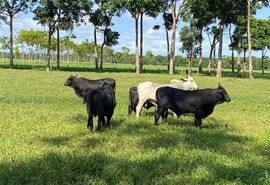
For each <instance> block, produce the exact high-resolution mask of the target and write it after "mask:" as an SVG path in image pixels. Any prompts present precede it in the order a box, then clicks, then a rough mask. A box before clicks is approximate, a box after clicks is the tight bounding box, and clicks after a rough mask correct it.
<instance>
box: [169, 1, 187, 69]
mask: <svg viewBox="0 0 270 185" xmlns="http://www.w3.org/2000/svg"><path fill="white" fill-rule="evenodd" d="M185 3H186V0H170V1H169V5H168V7H170V13H171V14H172V37H171V48H170V63H169V74H174V73H175V63H174V60H175V39H176V28H177V26H178V24H179V19H180V15H181V11H182V9H183V7H184V4H185Z"/></svg>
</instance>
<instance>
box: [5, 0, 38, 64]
mask: <svg viewBox="0 0 270 185" xmlns="http://www.w3.org/2000/svg"><path fill="white" fill-rule="evenodd" d="M34 2H35V0H12V1H10V0H2V3H1V13H2V16H3V17H4V19H6V20H8V23H9V31H10V37H9V43H10V46H9V49H10V53H9V56H10V57H9V58H10V68H13V67H14V63H13V19H14V16H15V15H17V14H19V13H21V12H26V11H27V10H28V9H29V8H30V7H31V6H33V4H34Z"/></svg>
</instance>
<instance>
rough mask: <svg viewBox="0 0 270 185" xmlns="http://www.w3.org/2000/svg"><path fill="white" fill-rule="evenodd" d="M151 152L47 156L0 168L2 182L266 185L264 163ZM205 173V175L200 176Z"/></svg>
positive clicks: (266, 167)
mask: <svg viewBox="0 0 270 185" xmlns="http://www.w3.org/2000/svg"><path fill="white" fill-rule="evenodd" d="M181 154H183V153H181V152H179V155H177V153H173V152H170V151H168V152H167V153H158V154H153V155H154V156H152V157H148V158H146V159H139V160H132V159H130V158H128V157H127V156H121V157H114V156H112V155H110V154H106V153H102V152H94V153H91V152H89V154H84V155H83V154H79V153H75V152H71V153H56V152H49V153H47V154H45V155H44V156H43V157H42V158H39V159H27V160H25V161H22V162H16V163H7V162H4V163H1V164H0V181H1V184H214V183H225V184H226V183H239V184H263V183H265V184H267V182H269V180H270V179H269V177H267V176H266V174H265V172H267V171H269V170H270V167H269V166H268V165H266V164H265V165H262V164H257V163H255V162H254V161H248V160H247V161H246V162H245V163H244V164H241V165H238V166H229V165H225V164H223V163H222V162H219V161H215V159H212V158H211V157H209V156H207V157H205V156H199V155H196V154H194V153H193V156H189V158H188V160H187V159H186V157H187V156H186V155H187V154H185V155H181ZM202 169H204V170H207V174H208V175H205V174H202V173H203V172H200V171H201V170H202Z"/></svg>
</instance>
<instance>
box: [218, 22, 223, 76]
mask: <svg viewBox="0 0 270 185" xmlns="http://www.w3.org/2000/svg"><path fill="white" fill-rule="evenodd" d="M219 30H220V35H219V45H218V64H217V75H216V77H217V78H220V77H221V70H222V44H223V41H222V40H223V30H224V22H223V20H221V21H220V25H219Z"/></svg>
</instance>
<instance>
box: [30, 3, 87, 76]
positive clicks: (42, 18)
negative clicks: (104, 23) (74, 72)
mask: <svg viewBox="0 0 270 185" xmlns="http://www.w3.org/2000/svg"><path fill="white" fill-rule="evenodd" d="M91 6H92V2H91V1H90V0H80V1H72V0H39V6H38V7H37V8H36V9H35V11H34V13H35V17H34V19H35V20H37V21H38V22H39V23H40V24H41V25H43V26H48V48H47V69H46V70H47V71H49V70H50V69H51V64H50V50H51V48H50V46H51V36H52V35H53V33H54V32H55V31H57V47H56V48H57V69H58V70H59V69H60V45H59V43H60V40H59V38H60V36H59V31H60V30H72V29H73V26H74V24H76V23H79V22H81V21H84V20H83V19H82V17H83V16H84V15H85V12H87V11H89V9H90V8H91Z"/></svg>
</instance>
